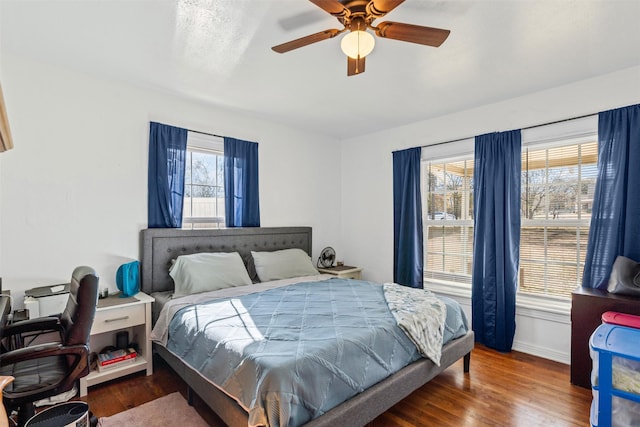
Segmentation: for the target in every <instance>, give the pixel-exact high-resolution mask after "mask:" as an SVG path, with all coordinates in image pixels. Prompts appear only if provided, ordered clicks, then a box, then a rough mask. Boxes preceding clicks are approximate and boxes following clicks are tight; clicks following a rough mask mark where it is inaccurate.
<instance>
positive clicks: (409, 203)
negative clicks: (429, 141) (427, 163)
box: [393, 147, 424, 288]
mask: <svg viewBox="0 0 640 427" xmlns="http://www.w3.org/2000/svg"><path fill="white" fill-rule="evenodd" d="M420 153H421V148H420V147H416V148H409V149H407V150H402V151H394V152H393V280H394V282H396V283H398V284H401V285H405V286H410V287H412V288H422V287H424V284H423V274H424V273H423V270H424V246H423V235H422V195H421V193H420Z"/></svg>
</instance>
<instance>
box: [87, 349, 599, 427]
mask: <svg viewBox="0 0 640 427" xmlns="http://www.w3.org/2000/svg"><path fill="white" fill-rule="evenodd" d="M186 390H187V387H186V385H185V383H184V382H183V381H182V380H181V379H180V378H179V377H178V376H177V375H176V374H175V373H174V372H173V371H172V370H171V368H169V367H168V366H167V365H166V364H165V363H164V362H163V361H162V360H161V359H159V358H156V359H155V360H154V374H153V375H152V376H149V377H147V376H144V374H143V373H141V374H134V375H131V376H129V377H126V378H123V379H120V380H116V381H112V382H109V383H105V384H101V385H98V386H94V387H92V388H90V389H89V395H88V396H86V397H85V398H82V400H84V401H86V402H87V403H89V407H90V409H91V411H92V412H93V413H94V414H95V415H96V416H98V417H103V416H109V415H113V414H115V413H118V412H121V411H124V410H127V409H129V408H133V407H135V406H138V405H141V404H143V403H145V402H149V401H151V400H153V399H156V398H158V397H161V396H164V395H166V394H169V393H173V392H175V391H179V392H180V393H181V394H182V395H183V396H185V397H186ZM590 405H591V390H589V389H585V388H581V387H576V386H573V385H571V384H570V382H569V366H568V365H564V364H561V363H556V362H552V361H549V360H546V359H541V358H539V357H535V356H531V355H528V354H524V353H519V352H516V351H514V352H512V353H508V354H503V353H497V352H495V351H493V350H490V349H487V348H486V347H483V346H476V348H475V350H473V353H472V356H471V372H470V373H469V374H468V375H465V374H463V372H462V361H459V362H457V363H456V364H454V365H453V366H451V367H450V368H449V369H447V370H446V371H445V372H443V373H442V374H441V375H440V376H438V377H436V378H435V379H434V380H432V381H430V382H429V383H427V384H426V385H424V386H423V387H422V388H420V389H419V390H417V391H415V392H414V393H413V394H411V395H410V396H408V397H407V398H406V399H404V400H403V401H401V402H400V403H398V404H397V405H395V406H394V407H393V408H391V409H390V410H388V411H387V412H385V413H384V414H382V415H380V416H379V417H378V418H376V419H375V420H374V421H372V422H371V423H369V424H368V426H369V427H418V426H437V427H440V426H452V427H462V426H526V427H530V426H581V427H584V426H588V425H590V424H589V407H590ZM194 406H195V408H196V410H197V411H198V412H199V413H200V414H201V415H202V417H203V418H204V419H205V420H206V421H207V422H208V423H209V424H210V425H212V426H216V427H217V426H224V424H223V423H222V422H221V421H220V419H219V418H218V417H217V416H216V415H215V414H213V413H212V412H211V411H210V410H209V409H208V408H207V407H206V405H205V404H203V403H202V402H201V401H200V400H199V399H198V398H196V399H195V402H194ZM336 427H342V426H336Z"/></svg>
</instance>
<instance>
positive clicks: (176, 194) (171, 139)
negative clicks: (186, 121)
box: [148, 122, 187, 228]
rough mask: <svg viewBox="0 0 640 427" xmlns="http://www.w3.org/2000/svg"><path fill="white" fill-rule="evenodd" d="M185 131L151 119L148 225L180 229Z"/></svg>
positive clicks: (185, 150) (185, 149)
mask: <svg viewBox="0 0 640 427" xmlns="http://www.w3.org/2000/svg"><path fill="white" fill-rule="evenodd" d="M186 154H187V130H186V129H181V128H178V127H174V126H169V125H165V124H162V123H155V122H151V126H150V130H149V176H148V188H149V191H148V226H149V228H181V227H182V205H183V203H184V173H185V161H186Z"/></svg>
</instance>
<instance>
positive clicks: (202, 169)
mask: <svg viewBox="0 0 640 427" xmlns="http://www.w3.org/2000/svg"><path fill="white" fill-rule="evenodd" d="M223 150H224V142H223V140H222V138H218V137H215V136H211V135H205V134H200V133H196V132H189V134H188V136H187V159H186V166H185V178H184V181H185V185H184V186H185V189H184V206H183V213H182V228H187V229H201V228H221V227H224V212H225V211H224V209H225V207H224V156H223Z"/></svg>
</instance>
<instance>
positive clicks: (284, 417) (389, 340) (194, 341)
mask: <svg viewBox="0 0 640 427" xmlns="http://www.w3.org/2000/svg"><path fill="white" fill-rule="evenodd" d="M445 302H446V303H447V320H448V321H449V324H447V326H445V333H444V335H445V336H444V340H445V342H446V341H447V340H450V339H452V338H454V337H457V336H460V335H463V334H464V333H465V331H466V324H465V323H466V322H465V320H464V316H463V314H462V312H461V311H460V310H459V307H458V306H457V304H456V303H455V302H454V301H452V300H448V301H445ZM454 306H455V310H457V314H456V313H454V310H453V308H454ZM167 348H168V349H169V350H170V351H172V352H173V353H174V354H176V355H178V356H179V357H181V358H182V359H184V361H185V362H186V363H188V364H189V365H190V366H191V367H193V368H195V369H196V370H198V371H199V372H200V373H201V374H202V375H203V376H204V377H206V378H207V379H208V380H209V381H211V382H213V383H214V384H215V385H216V386H218V387H219V388H221V389H222V390H224V391H225V392H226V393H227V394H229V395H231V396H233V397H234V398H235V399H237V400H238V402H239V403H240V404H241V405H242V406H243V407H244V408H245V409H246V410H247V411H248V413H249V425H250V426H258V425H265V426H272V427H276V426H283V427H284V426H289V427H290V426H298V425H301V424H304V423H306V422H308V421H310V420H311V419H313V418H316V417H318V416H320V415H322V414H323V413H325V412H326V411H328V410H330V409H331V408H333V407H335V406H337V405H338V404H340V403H342V402H344V401H345V400H347V399H349V398H351V397H353V396H354V395H356V394H357V393H359V392H361V391H363V390H364V389H366V388H368V387H370V386H372V385H373V384H376V383H377V382H379V381H380V380H382V379H384V378H385V377H387V376H389V375H390V374H392V373H394V372H396V371H398V370H400V369H401V368H403V367H404V366H406V365H408V364H409V363H411V362H413V361H415V360H417V359H418V358H420V357H421V356H420V353H419V352H418V350H417V349H416V347H415V345H414V344H413V343H412V341H411V340H410V339H409V338H408V337H407V336H406V335H405V333H404V332H403V331H402V330H401V329H400V328H399V327H398V326H397V325H396V322H395V319H394V317H393V315H392V314H391V312H390V311H389V308H388V307H387V303H386V301H385V298H384V295H383V290H382V285H378V284H374V283H370V282H364V281H356V280H342V279H331V280H326V281H321V282H309V283H298V284H295V285H290V286H286V287H282V288H276V289H271V290H268V291H264V292H259V293H251V294H248V295H244V296H239V297H232V298H224V299H220V300H214V301H211V302H206V303H201V304H196V305H191V306H188V307H185V308H183V309H181V310H180V311H178V312H177V313H176V315H175V316H174V317H173V319H172V320H171V322H170V325H169V334H168V341H167Z"/></svg>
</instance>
